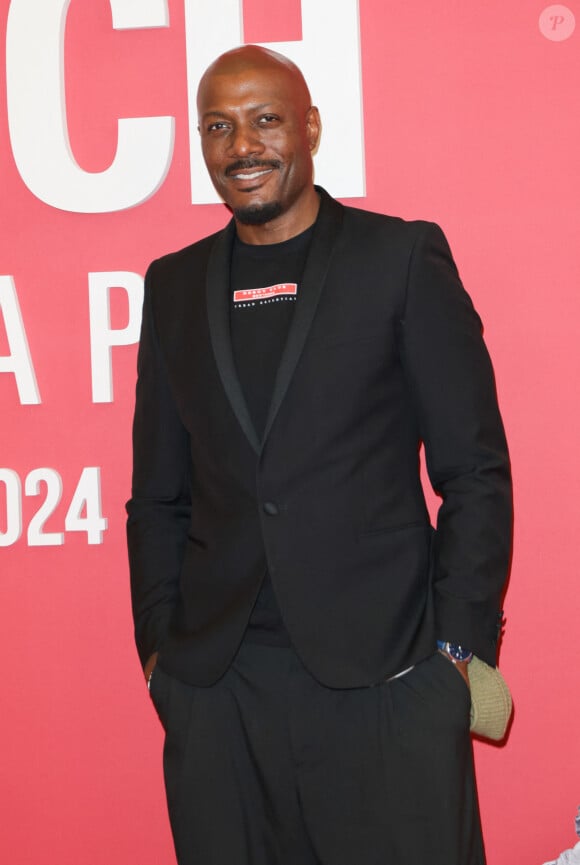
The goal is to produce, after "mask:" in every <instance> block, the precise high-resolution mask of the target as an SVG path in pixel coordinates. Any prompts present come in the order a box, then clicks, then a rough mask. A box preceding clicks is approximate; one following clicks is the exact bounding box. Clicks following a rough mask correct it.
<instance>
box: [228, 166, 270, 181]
mask: <svg viewBox="0 0 580 865" xmlns="http://www.w3.org/2000/svg"><path fill="white" fill-rule="evenodd" d="M271 170H272V169H271V168H265V169H263V170H262V171H254V172H252V174H232V177H233V178H234V180H255V179H256V177H261V176H262V175H263V174H268V172H269V171H271Z"/></svg>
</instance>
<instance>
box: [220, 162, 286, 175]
mask: <svg viewBox="0 0 580 865" xmlns="http://www.w3.org/2000/svg"><path fill="white" fill-rule="evenodd" d="M281 167H282V163H281V162H280V161H279V160H278V159H238V161H237V162H233V163H232V164H231V165H228V167H227V168H226V176H227V177H229V176H230V174H236V172H238V171H242V170H244V169H245V170H248V169H250V168H257V169H261V168H281Z"/></svg>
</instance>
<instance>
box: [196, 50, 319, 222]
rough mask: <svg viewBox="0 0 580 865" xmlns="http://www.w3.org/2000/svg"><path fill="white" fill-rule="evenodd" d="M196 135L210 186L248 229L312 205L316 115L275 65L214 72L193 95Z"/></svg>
mask: <svg viewBox="0 0 580 865" xmlns="http://www.w3.org/2000/svg"><path fill="white" fill-rule="evenodd" d="M198 110H199V131H200V135H201V143H202V150H203V156H204V159H205V163H206V166H207V169H208V172H209V174H210V177H211V179H212V182H213V184H214V186H215V188H216V190H217V192H218V193H219V195H220V196H221V197H222V198H223V200H224V201H225V203H226V204H227V205H229V207H230V208H231V209H232V211H233V213H234V216H235V217H236V219H237V220H238V222H241V223H243V224H246V225H263V224H266V223H271V222H272V221H274V220H278V219H281V218H284V217H285V218H288V217H289V216H290V217H292V216H294V217H296V218H297V219H298V221H299V220H300V215H301V210H304V209H306V208H307V207H309V206H311V201H312V195H313V194H314V190H313V185H312V150H313V149H314V148H315V147H316V144H317V142H318V137H319V133H320V121H319V118H318V111H317V109H316V108H313V107H311V106H310V104H309V96H308V91H307V90H306V88H305V87H304V84H303V82H301V81H300V80H297V79H296V76H294V75H293V74H292V73H291V72H289V71H288V70H286V69H283V68H282V69H279V68H277V67H276V65H270V66H265V67H263V68H260V67H257V68H244V69H242V70H236V69H233V70H228V69H226V70H224V71H223V72H222V71H220V70H219V67H218V68H217V69H216V70H215V71H213V72H210V74H208V75H206V76H205V78H204V80H203V81H202V84H201V86H200V90H199V94H198Z"/></svg>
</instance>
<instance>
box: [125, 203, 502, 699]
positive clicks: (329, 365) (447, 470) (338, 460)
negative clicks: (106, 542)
mask: <svg viewBox="0 0 580 865" xmlns="http://www.w3.org/2000/svg"><path fill="white" fill-rule="evenodd" d="M320 194H321V199H322V200H321V208H320V213H319V217H318V220H317V222H316V226H315V229H314V236H313V240H312V245H311V249H310V252H309V256H308V259H307V263H306V267H305V272H304V276H303V280H302V285H301V286H300V297H299V300H298V302H297V304H296V309H295V312H294V318H293V322H292V325H291V328H290V332H289V336H288V339H287V343H286V346H285V348H284V351H283V354H282V359H281V362H280V366H279V369H278V373H277V378H276V383H275V387H274V392H273V394H272V400H271V406H270V412H269V417H268V421H267V424H266V429H265V433H264V436H263V438H262V440H261V441H260V440H259V438H258V436H257V434H256V431H255V430H254V428H253V425H252V421H251V418H250V415H249V412H248V408H247V406H246V403H245V400H244V396H243V393H242V390H241V387H240V383H239V380H238V377H237V373H236V368H235V364H234V359H233V356H232V347H231V342H230V335H229V291H228V284H229V264H230V252H231V246H232V241H233V237H234V233H235V227H234V224H233V222H231V223H230V224H229V225H228V226H227V227H226V228H225V230H223V231H221V232H218V233H217V234H215V235H213V236H211V237H207V238H205V239H204V240H201V241H200V242H198V243H196V244H193V245H192V246H189V247H187V248H186V249H183V250H181V251H180V252H177V253H175V254H172V255H168V256H165V257H164V258H161V259H159V260H158V261H155V262H153V264H152V265H151V267H150V268H149V270H148V273H147V277H146V283H145V302H144V310H143V324H142V336H141V344H140V349H139V361H138V370H139V377H138V384H137V401H136V411H135V421H134V473H133V489H132V498H131V500H130V501H129V502H128V505H127V509H128V514H129V519H128V544H129V555H130V566H131V584H132V598H133V612H134V619H135V632H136V640H137V646H138V649H139V654H140V657H141V660H142V661H143V662H145V661H146V659H147V658H148V657H149V655H150V654H151V653H152V652H154V651H155V650H159V649H160V658H159V663H160V664H161V666H163V667H164V669H165V670H166V671H168V672H170V673H173V674H174V675H176V676H178V677H179V678H181V679H182V680H184V681H187V682H190V683H192V684H199V685H208V684H210V683H212V682H214V681H216V680H217V679H218V678H219V677H220V675H222V674H223V672H224V671H225V670H226V669H227V667H228V665H229V663H230V662H231V660H232V658H233V656H234V654H235V652H236V650H237V648H238V646H239V644H240V641H241V639H242V636H243V633H244V630H245V627H246V624H247V621H248V618H249V616H250V613H251V610H252V606H253V603H254V600H255V598H256V596H257V593H258V591H259V587H260V584H261V581H262V578H263V576H264V573H265V571H266V570H268V571H269V573H270V575H271V578H272V582H273V585H274V588H275V592H276V595H277V598H278V601H279V605H280V609H281V612H282V615H283V618H284V621H285V624H286V626H287V629H288V631H289V633H290V635H291V638H292V641H293V644H294V646H295V648H296V650H297V651H298V653H299V654H300V656H301V657H302V659H303V661H304V663H305V665H306V666H307V668H308V669H309V670H310V671H311V672H312V673H313V674H314V675H315V676H316V677H317V678H318V679H319V680H320V681H321V682H323V683H325V684H326V685H329V686H332V687H338V688H343V687H355V686H363V685H368V684H371V683H373V682H376V681H379V680H380V679H381V678H383V677H385V676H388V675H390V674H393V673H395V672H397V671H399V670H401V669H403V668H405V667H407V666H409V665H411V664H413V663H415V662H417V661H419V660H420V659H422V658H424V657H426V656H427V655H429V654H430V653H432V652H433V651H434V649H435V641H436V639H437V638H441V639H447V640H451V641H457V642H460V643H462V644H464V645H466V646H468V647H469V648H471V649H472V650H473V651H474V652H475V653H476V654H477V655H478V656H479V657H481V658H483V659H484V660H486V661H487V662H488V663H491V664H493V663H495V655H496V641H497V636H498V607H499V601H500V595H501V591H502V586H503V584H504V581H505V578H506V572H507V567H508V560H509V554H510V537H511V488H510V479H509V463H508V455H507V449H506V443H505V438H504V433H503V428H502V423H501V419H500V416H499V412H498V407H497V402H496V394H495V387H494V378H493V372H492V368H491V364H490V361H489V357H488V354H487V351H486V349H485V346H484V343H483V340H482V335H481V324H480V320H479V318H478V316H477V314H476V312H475V311H474V309H473V306H472V303H471V301H470V299H469V297H468V295H467V294H466V293H465V291H464V289H463V288H462V285H461V283H460V281H459V278H458V275H457V271H456V268H455V265H454V263H453V260H452V258H451V254H450V252H449V248H448V246H447V243H446V241H445V238H444V236H443V234H442V232H441V230H440V229H439V228H438V227H437V226H435V225H433V224H431V223H426V222H413V223H406V222H404V221H403V220H401V219H396V218H392V217H387V216H383V215H379V214H375V213H369V212H366V211H362V210H358V209H354V208H348V207H343V206H342V205H341V204H339V203H338V202H336V201H334V200H333V199H332V198H330V197H329V196H328V195H327V194H326V193H325V192H324V191H322V190H321V191H320ZM421 441H423V442H424V444H425V450H426V457H427V464H428V471H429V476H430V479H431V482H432V484H433V486H434V488H435V489H436V491H437V492H438V493H439V494H440V495H441V497H442V504H441V507H440V510H439V514H438V520H437V528H436V531H435V530H434V529H433V528H431V526H430V524H429V518H428V513H427V509H426V506H425V501H424V496H423V491H422V487H421V483H420V478H419V447H420V443H421Z"/></svg>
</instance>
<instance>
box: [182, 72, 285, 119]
mask: <svg viewBox="0 0 580 865" xmlns="http://www.w3.org/2000/svg"><path fill="white" fill-rule="evenodd" d="M301 102H302V98H301V93H300V88H299V87H298V86H297V82H296V81H295V80H294V78H293V76H292V75H291V74H290V73H289V72H287V71H286V70H285V69H283V68H282V69H281V68H279V67H277V66H274V65H270V66H263V67H255V66H254V67H249V68H246V69H237V70H231V71H230V70H228V69H224V70H220V69H219V68H218V69H216V70H215V71H210V72H208V73H207V74H206V75H205V76H204V78H203V79H202V81H201V83H200V86H199V90H198V95H197V108H198V112H199V114H200V115H203V114H207V113H211V112H222V111H236V110H240V109H248V110H251V109H252V108H256V107H258V106H260V107H266V106H273V105H274V104H280V103H282V104H284V105H286V106H287V107H296V108H298V107H299V106H300V105H301Z"/></svg>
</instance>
